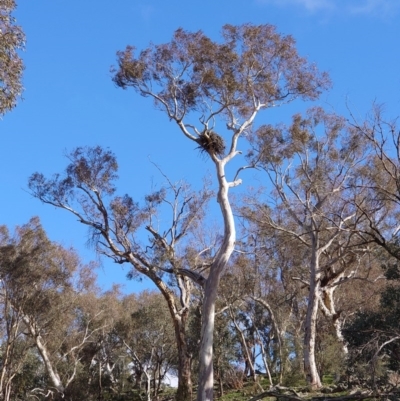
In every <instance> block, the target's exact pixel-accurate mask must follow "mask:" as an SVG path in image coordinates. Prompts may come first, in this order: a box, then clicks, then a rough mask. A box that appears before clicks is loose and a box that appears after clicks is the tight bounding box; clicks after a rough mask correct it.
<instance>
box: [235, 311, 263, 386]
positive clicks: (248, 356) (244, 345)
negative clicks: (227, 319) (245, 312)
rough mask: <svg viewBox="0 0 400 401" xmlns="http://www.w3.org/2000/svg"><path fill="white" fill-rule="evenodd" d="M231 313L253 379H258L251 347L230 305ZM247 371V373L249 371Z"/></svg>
mask: <svg viewBox="0 0 400 401" xmlns="http://www.w3.org/2000/svg"><path fill="white" fill-rule="evenodd" d="M229 314H230V316H231V319H232V322H233V324H234V325H235V329H236V331H237V333H238V334H239V342H240V344H241V346H242V352H243V354H244V358H245V361H246V365H247V366H248V368H249V370H250V375H251V376H252V377H253V380H254V381H256V380H257V375H256V370H255V368H254V364H253V358H252V355H251V354H250V350H249V347H248V346H247V342H246V338H245V336H244V334H243V330H241V328H240V327H239V325H238V324H237V322H236V318H235V315H234V314H233V311H232V307H231V306H229ZM245 373H247V371H246V372H245Z"/></svg>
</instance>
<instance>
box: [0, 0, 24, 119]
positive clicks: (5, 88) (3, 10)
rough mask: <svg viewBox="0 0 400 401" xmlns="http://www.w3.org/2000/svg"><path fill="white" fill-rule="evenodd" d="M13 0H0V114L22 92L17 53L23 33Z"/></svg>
mask: <svg viewBox="0 0 400 401" xmlns="http://www.w3.org/2000/svg"><path fill="white" fill-rule="evenodd" d="M15 7H16V4H15V1H14V0H0V116H1V115H3V114H5V113H6V112H7V111H9V110H11V109H13V108H14V107H15V105H16V102H17V99H18V98H19V97H20V96H21V93H22V89H23V87H22V72H23V69H24V65H23V62H22V60H21V58H20V56H19V54H18V52H19V50H22V49H23V47H24V44H25V35H24V33H23V31H22V29H21V27H20V26H18V25H16V21H15V18H14V17H13V15H12V13H13V11H14V9H15Z"/></svg>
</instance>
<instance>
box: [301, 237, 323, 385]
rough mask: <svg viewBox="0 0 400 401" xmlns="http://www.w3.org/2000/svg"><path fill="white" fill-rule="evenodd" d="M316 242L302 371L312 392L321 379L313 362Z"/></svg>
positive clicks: (316, 281)
mask: <svg viewBox="0 0 400 401" xmlns="http://www.w3.org/2000/svg"><path fill="white" fill-rule="evenodd" d="M315 242H316V241H315V240H314V241H313V249H312V256H311V266H310V270H311V274H310V292H309V297H308V306H307V316H306V325H305V334H304V371H305V374H306V379H307V383H308V385H309V386H310V387H311V389H312V390H316V389H318V388H320V387H321V379H320V377H319V373H318V370H317V363H316V360H315V339H316V331H317V315H318V292H319V291H320V282H319V273H317V272H318V268H319V266H318V251H317V247H316V243H315Z"/></svg>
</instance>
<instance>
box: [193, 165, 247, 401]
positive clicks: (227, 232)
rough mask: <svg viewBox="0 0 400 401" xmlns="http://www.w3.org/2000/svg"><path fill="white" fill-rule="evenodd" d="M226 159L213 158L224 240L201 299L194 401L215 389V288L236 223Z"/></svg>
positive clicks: (206, 397)
mask: <svg viewBox="0 0 400 401" xmlns="http://www.w3.org/2000/svg"><path fill="white" fill-rule="evenodd" d="M227 161H228V160H227V159H225V160H224V161H218V160H215V159H214V162H215V164H216V167H217V177H218V184H219V191H218V198H217V200H218V203H219V205H220V208H221V213H222V216H223V220H224V237H223V242H222V245H221V247H220V248H219V250H218V253H217V255H216V256H215V259H214V262H213V263H212V265H211V267H210V273H209V276H208V278H207V280H206V282H205V284H204V298H203V308H202V321H201V339H200V355H199V382H198V383H199V386H198V390H197V401H212V400H213V391H214V389H213V387H214V370H213V342H214V318H215V302H216V299H217V294H218V285H219V281H220V278H221V275H222V273H223V271H224V269H225V267H226V265H227V263H228V261H229V258H230V256H231V255H232V252H233V249H234V246H235V240H236V232H235V222H234V218H233V213H232V209H231V205H230V203H229V199H228V190H229V187H231V186H234V185H237V184H238V183H239V182H238V183H235V182H233V183H228V182H227V181H226V179H225V164H226V162H227Z"/></svg>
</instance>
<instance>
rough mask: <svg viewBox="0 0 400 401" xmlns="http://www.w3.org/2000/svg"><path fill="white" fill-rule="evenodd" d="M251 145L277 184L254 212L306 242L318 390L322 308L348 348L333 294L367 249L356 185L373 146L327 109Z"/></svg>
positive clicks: (310, 358)
mask: <svg viewBox="0 0 400 401" xmlns="http://www.w3.org/2000/svg"><path fill="white" fill-rule="evenodd" d="M252 144H253V146H254V151H252V152H250V157H251V159H252V160H254V162H257V164H258V166H259V167H260V168H262V169H263V170H264V171H265V172H266V174H267V176H268V179H269V182H270V183H271V184H272V188H273V190H272V192H271V196H270V197H269V201H267V203H262V202H260V201H259V199H256V200H255V202H254V205H255V208H254V209H253V211H252V212H250V213H249V214H248V216H249V217H250V218H251V219H252V220H253V221H257V222H258V223H257V224H258V226H259V227H260V229H263V227H264V229H265V228H266V229H269V230H273V231H276V232H277V233H279V235H280V236H281V237H282V241H284V239H285V238H286V240H287V241H295V243H297V245H298V246H299V248H298V251H297V253H298V255H302V256H300V257H299V256H297V258H298V259H300V261H303V262H300V263H304V264H305V269H304V271H303V273H301V274H300V276H298V277H292V278H293V279H295V280H299V281H300V282H301V283H303V284H304V286H305V287H306V288H308V303H307V315H306V318H305V323H304V327H305V329H304V330H305V331H304V370H305V374H306V377H307V381H308V383H309V385H310V387H311V388H313V389H316V388H318V387H321V380H320V376H319V372H318V370H317V364H316V355H315V341H316V327H317V316H318V311H319V310H320V311H321V312H322V313H323V314H324V315H325V316H327V317H328V318H329V319H330V321H331V323H332V326H333V328H334V330H335V333H336V337H337V339H338V340H339V341H340V343H341V344H342V348H343V351H344V352H346V345H345V343H344V339H343V335H342V330H341V328H342V320H341V319H340V311H338V310H337V309H336V306H335V297H334V293H335V291H336V289H337V288H338V287H339V286H340V285H341V284H343V283H344V282H346V281H348V280H349V279H351V278H354V277H355V276H356V275H357V276H360V271H359V270H361V268H360V266H361V265H362V263H361V261H362V258H363V256H364V255H365V254H366V252H367V251H368V247H366V246H365V241H360V238H359V235H358V234H357V230H358V228H359V227H362V225H363V224H364V223H365V218H364V216H363V214H362V213H361V212H360V210H359V209H358V208H357V207H355V203H356V202H357V201H360V200H361V199H363V197H364V193H363V192H362V191H354V188H353V185H352V182H353V180H354V175H355V174H356V173H357V171H358V168H359V166H360V165H361V164H363V162H364V160H365V157H366V152H367V146H366V143H365V141H364V140H363V138H362V137H361V136H360V135H358V134H357V132H356V131H355V130H354V129H351V128H349V126H348V125H347V124H346V122H345V121H344V119H342V118H340V117H338V116H335V115H330V114H327V113H325V112H324V111H323V110H322V109H320V108H314V109H312V110H310V111H309V112H308V113H307V115H306V116H305V117H302V116H300V115H295V116H294V117H293V121H292V124H291V125H290V126H288V127H284V126H280V127H273V126H263V127H260V128H259V129H258V130H257V132H256V133H255V134H254V136H253V138H252ZM293 245H294V244H293ZM293 245H292V246H293ZM357 262H358V263H357Z"/></svg>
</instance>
